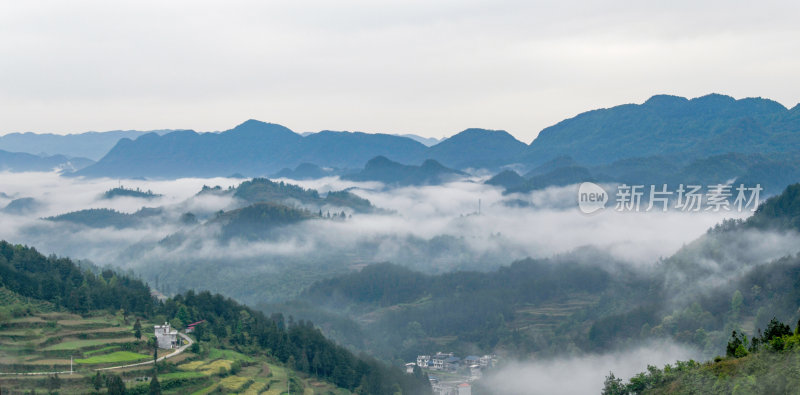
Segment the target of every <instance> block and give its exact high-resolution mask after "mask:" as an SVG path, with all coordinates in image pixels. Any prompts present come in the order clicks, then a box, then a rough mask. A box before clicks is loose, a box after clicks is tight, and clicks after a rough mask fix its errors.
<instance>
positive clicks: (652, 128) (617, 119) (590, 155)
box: [521, 94, 800, 166]
mask: <svg viewBox="0 0 800 395" xmlns="http://www.w3.org/2000/svg"><path fill="white" fill-rule="evenodd" d="M798 149H800V106H795V107H794V108H792V109H791V110H788V109H786V107H784V106H783V105H781V104H780V103H778V102H775V101H772V100H769V99H762V98H746V99H740V100H736V99H734V98H732V97H730V96H725V95H719V94H710V95H706V96H702V97H698V98H694V99H687V98H684V97H678V96H669V95H656V96H653V97H651V98H650V99H648V100H647V101H645V102H644V103H643V104H625V105H621V106H616V107H612V108H608V109H599V110H593V111H588V112H584V113H582V114H579V115H577V116H575V117H573V118H570V119H566V120H563V121H561V122H559V123H557V124H556V125H553V126H550V127H548V128H545V129H544V130H542V131H541V133H539V136H538V137H537V138H536V139H535V140H534V141H533V142H532V143H531V145H530V146H529V147H528V149H527V150H526V152H525V153H524V155H523V157H522V158H521V161H523V162H526V163H532V164H542V163H544V162H547V161H549V160H551V159H554V158H556V157H558V156H564V155H566V156H570V157H572V158H573V159H574V160H575V161H576V162H578V163H580V164H581V165H584V166H586V165H602V164H608V163H612V162H614V161H617V160H620V159H626V158H633V157H647V156H651V155H660V156H666V157H672V158H674V159H677V160H682V161H684V162H688V161H691V160H693V159H697V158H700V157H707V156H711V155H719V154H724V153H729V152H738V153H746V154H747V153H762V154H765V153H771V152H787V151H792V150H798Z"/></svg>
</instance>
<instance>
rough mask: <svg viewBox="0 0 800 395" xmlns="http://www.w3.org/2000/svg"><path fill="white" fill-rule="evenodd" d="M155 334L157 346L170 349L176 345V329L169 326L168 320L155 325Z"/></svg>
mask: <svg viewBox="0 0 800 395" xmlns="http://www.w3.org/2000/svg"><path fill="white" fill-rule="evenodd" d="M155 335H156V342H157V343H158V348H167V349H171V348H175V347H177V346H178V331H176V330H173V329H172V328H170V325H169V323H168V322H165V323H164V325H156V326H155Z"/></svg>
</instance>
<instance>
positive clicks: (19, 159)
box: [0, 150, 94, 172]
mask: <svg viewBox="0 0 800 395" xmlns="http://www.w3.org/2000/svg"><path fill="white" fill-rule="evenodd" d="M92 163H94V161H93V160H91V159H87V158H70V157H67V156H64V155H52V156H47V155H45V156H40V155H35V154H28V153H25V152H8V151H3V150H0V171H11V172H20V171H53V170H59V171H75V170H80V169H83V168H84V167H86V166H89V165H91V164H92Z"/></svg>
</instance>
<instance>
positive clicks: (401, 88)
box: [0, 0, 800, 142]
mask: <svg viewBox="0 0 800 395" xmlns="http://www.w3.org/2000/svg"><path fill="white" fill-rule="evenodd" d="M656 3H660V4H656ZM798 20H800V2H797V1H783V2H770V1H759V2H753V1H746V2H745V1H732V0H726V1H709V2H699V1H674V0H673V1H669V2H665V1H662V2H647V1H641V0H640V1H602V2H598V1H580V2H566V1H552V2H546V1H498V0H487V1H469V0H457V1H430V0H426V1H414V0H401V1H376V0H365V1H348V0H340V1H318V2H307V1H298V0H292V1H231V0H226V1H217V2H207V1H197V0H193V1H141V0H138V1H129V2H123V1H107V0H100V1H60V0H59V1H35V0H25V1H2V2H0V134H5V133H9V132H20V131H36V132H53V133H75V132H82V131H87V130H111V129H161V128H191V129H195V130H198V131H209V130H224V129H229V128H231V127H233V126H234V125H236V124H238V123H240V122H242V121H244V120H246V119H249V118H255V119H260V120H263V121H269V122H275V123H280V124H283V125H285V126H287V127H289V128H291V129H293V130H295V131H297V132H305V131H319V130H322V129H331V130H351V131H353V130H359V131H365V132H385V133H416V134H419V135H423V136H433V137H442V136H448V135H452V134H454V133H456V132H458V131H460V130H463V129H465V128H468V127H484V128H491V129H505V130H507V131H509V132H510V133H512V134H513V135H515V136H516V137H517V138H519V139H521V140H523V141H525V142H530V141H531V140H532V139H533V138H534V137H535V136H536V134H537V133H538V132H539V131H540V130H541V129H542V128H544V127H547V126H549V125H552V124H554V123H556V122H558V121H560V120H562V119H564V118H568V117H572V116H574V115H576V114H578V113H580V112H583V111H586V110H590V109H595V108H601V107H610V106H614V105H617V104H623V103H641V102H643V101H644V100H646V99H647V98H648V97H650V96H651V95H653V94H657V93H669V94H676V95H681V96H687V97H696V96H701V95H704V94H707V93H711V92H717V93H725V94H729V95H731V96H734V97H736V98H742V97H752V96H762V97H768V98H771V99H774V100H777V101H779V102H780V103H782V104H783V105H785V106H787V107H793V106H794V105H796V104H797V103H798V102H799V101H800V78H799V77H798V70H800V23H798Z"/></svg>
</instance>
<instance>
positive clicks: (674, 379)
mask: <svg viewBox="0 0 800 395" xmlns="http://www.w3.org/2000/svg"><path fill="white" fill-rule="evenodd" d="M797 329H800V327H798V328H796V330H795V332H792V331H791V330H790V328H789V326H788V325H786V324H783V323H781V322H780V321H778V320H776V319H772V320H771V321H770V323H769V324H768V325H767V328H766V329H765V330H764V332H763V333H760V331H759V333H760V335H753V336H752V337H751V338H750V340H748V338H747V337H746V336H744V335H743V334H741V333H737V332H736V331H734V332H733V333H732V334H731V339H730V340H729V341H728V345H727V346H726V357H724V358H723V357H717V358H715V359H714V360H713V361H709V362H706V363H698V362H695V361H691V360H690V361H685V362H681V361H678V362H677V363H676V364H675V365H674V366H673V365H666V366H665V367H664V368H663V369H659V368H657V367H655V366H648V367H647V371H646V372H642V373H639V374H637V375H635V376H634V377H632V378H631V379H630V380H629V381H628V382H623V380H622V379H620V378H617V377H616V376H614V374H613V373H611V374H609V376H608V377H606V381H605V384H604V388H603V394H604V395H630V394H793V393H796V392H797V388H798V386H800V334H798V333H797Z"/></svg>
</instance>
